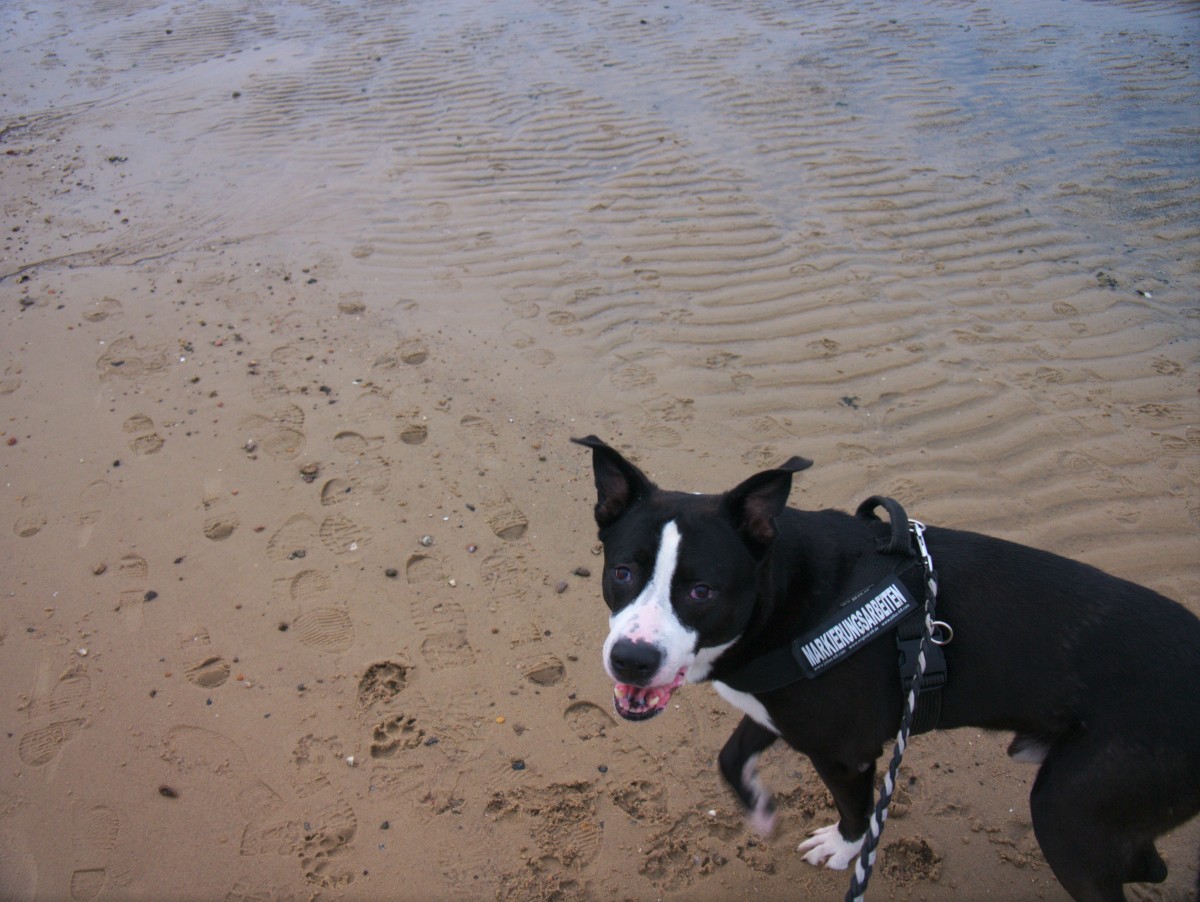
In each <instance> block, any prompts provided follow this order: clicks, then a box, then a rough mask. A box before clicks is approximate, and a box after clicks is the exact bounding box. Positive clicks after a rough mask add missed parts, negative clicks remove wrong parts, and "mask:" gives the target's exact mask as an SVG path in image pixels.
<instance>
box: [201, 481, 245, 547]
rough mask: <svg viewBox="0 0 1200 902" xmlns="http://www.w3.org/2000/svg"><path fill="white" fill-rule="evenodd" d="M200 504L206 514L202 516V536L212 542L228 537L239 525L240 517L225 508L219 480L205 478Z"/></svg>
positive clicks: (221, 540)
mask: <svg viewBox="0 0 1200 902" xmlns="http://www.w3.org/2000/svg"><path fill="white" fill-rule="evenodd" d="M200 503H201V505H202V506H203V508H204V512H205V514H206V515H207V516H205V518H204V526H203V532H204V537H205V538H207V539H211V540H212V541H214V542H223V541H225V540H226V539H228V538H229V537H230V536H231V535H233V534H234V532H235V531H236V530H237V528H238V526H240V525H241V522H242V521H241V519H240V518H239V517H238V515H237V514H236V513H234V512H233V511H232V510H228V509H226V501H225V496H224V494H223V493H222V492H221V491H220V481H219V480H216V479H209V480H205V491H204V497H203V498H202V499H201V502H200Z"/></svg>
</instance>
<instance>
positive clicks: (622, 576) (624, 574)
mask: <svg viewBox="0 0 1200 902" xmlns="http://www.w3.org/2000/svg"><path fill="white" fill-rule="evenodd" d="M612 575H613V579H615V580H616V581H617V582H619V583H628V582H632V581H633V571H632V570H630V569H629V568H628V567H613V572H612Z"/></svg>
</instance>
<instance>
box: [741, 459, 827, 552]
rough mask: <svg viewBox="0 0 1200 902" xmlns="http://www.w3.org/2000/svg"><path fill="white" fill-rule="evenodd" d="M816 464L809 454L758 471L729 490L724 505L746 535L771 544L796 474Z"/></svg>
mask: <svg viewBox="0 0 1200 902" xmlns="http://www.w3.org/2000/svg"><path fill="white" fill-rule="evenodd" d="M812 464H813V462H812V461H811V460H809V459H808V458H806V457H793V458H791V459H790V460H788V461H787V462H785V463H783V464H780V465H779V466H778V467H777V468H776V469H774V470H764V471H763V472H761V473H756V474H755V475H753V476H751V477H750V478H749V479H747V480H746V481H745V482H743V483H742V484H741V485H739V486H738V487H737V488H734V489H731V490H730V491H728V492H726V493H725V497H724V498H722V499H721V507H722V508H723V509H724V511H725V513H726V514H727V515H728V516H729V517H730V519H732V520H733V522H734V524H735V525H736V526H737V528H738V531H739V532H741V533H742V535H744V536H745V537H746V538H748V539H750V540H751V541H753V542H756V543H757V544H759V545H768V544H770V543H771V542H772V541H774V539H775V535H776V529H775V518H776V517H778V516H779V515H780V514H781V513H782V512H783V509H784V508H785V507H787V501H788V495H789V494H790V493H791V491H792V474H793V473H799V472H800V471H801V470H807V469H808V468H809V467H811V466H812Z"/></svg>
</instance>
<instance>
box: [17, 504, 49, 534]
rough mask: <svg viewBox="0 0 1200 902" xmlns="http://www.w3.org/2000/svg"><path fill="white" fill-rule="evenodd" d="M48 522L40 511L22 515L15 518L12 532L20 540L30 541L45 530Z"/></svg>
mask: <svg viewBox="0 0 1200 902" xmlns="http://www.w3.org/2000/svg"><path fill="white" fill-rule="evenodd" d="M48 522H50V521H49V520H48V519H47V518H46V515H45V514H43V513H41V512H40V511H35V512H33V513H29V514H23V515H21V516H20V517H17V522H15V523H14V524H13V532H14V533H16V534H17V535H19V536H20V537H21V538H22V539H32V538H33V537H34V536H36V535H37V534H38V533H39V532H41V531H42V530H43V529H45V528H46V524H47V523H48Z"/></svg>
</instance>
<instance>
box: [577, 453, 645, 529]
mask: <svg viewBox="0 0 1200 902" xmlns="http://www.w3.org/2000/svg"><path fill="white" fill-rule="evenodd" d="M571 441H573V442H574V443H575V444H577V445H583V446H584V447H585V448H591V449H592V473H593V475H594V476H595V477H596V524H597V525H598V526H599V527H600V528H601V529H603V528H604V527H605V526H608V525H609V524H610V523H614V522H616V521H617V520H618V519H620V517H621V515H622V514H624V513H625V511H627V510H629V507H630V505H632V504H633V503H634V502H635V501H639V500H641V499H642V498H645V497H646V496H647V495H649V494H650V493H651V492H653V491H654V483H652V482H651V481H650V480H649V479H647V478H646V474H645V473H643V472H642V471H641V470H639V469H638V468H637V467H635V466H634V465H633V464H631V463H630V462H629V461H627V460H626V459H625V458H624V457H622V456H621V455H620V454H619V453H618V452H617V451H615V450H614V449H612V448H610V447H609V446H608V445H606V444H604V442H602V441H601V440H600V439H598V438H596V436H594V435H589V436H587V437H585V438H573V439H571Z"/></svg>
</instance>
